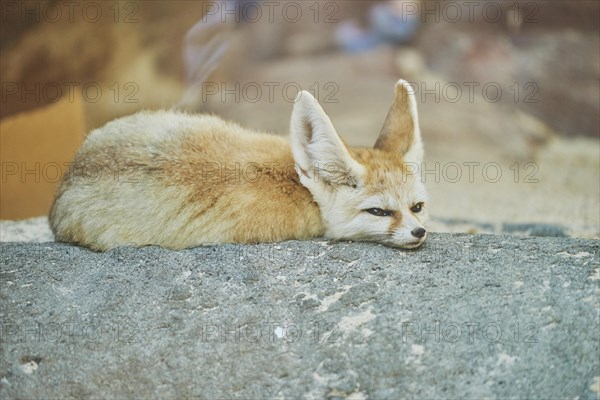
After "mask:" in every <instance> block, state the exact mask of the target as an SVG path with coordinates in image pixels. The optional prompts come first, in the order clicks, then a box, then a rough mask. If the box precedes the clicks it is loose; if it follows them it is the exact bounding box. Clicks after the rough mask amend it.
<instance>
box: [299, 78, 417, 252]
mask: <svg viewBox="0 0 600 400" xmlns="http://www.w3.org/2000/svg"><path fill="white" fill-rule="evenodd" d="M395 94H396V97H395V100H394V104H393V105H392V108H391V109H390V112H389V114H388V116H387V118H386V120H385V123H384V126H383V129H382V130H381V133H380V135H379V138H378V139H377V142H376V143H375V146H374V148H372V149H370V148H369V149H367V148H356V149H352V148H349V147H347V146H346V145H345V144H344V142H343V141H342V140H341V139H340V137H339V135H338V134H337V132H336V131H335V128H334V127H333V124H332V123H331V120H330V119H329V117H328V116H327V114H325V112H324V111H323V109H322V108H321V106H320V105H319V104H318V102H317V101H316V100H315V98H314V97H313V96H311V94H310V93H308V92H306V91H303V92H301V93H300V94H299V95H298V98H297V99H296V103H295V105H294V110H293V112H292V121H291V144H292V152H293V155H294V161H295V163H296V166H297V169H298V173H299V176H300V181H301V182H302V184H303V185H304V186H305V187H306V188H307V189H308V190H309V191H310V192H311V194H312V196H313V198H314V200H315V201H316V202H317V204H318V205H319V208H320V210H321V215H322V219H323V222H324V225H325V229H326V235H327V236H328V237H330V238H334V239H352V240H369V241H376V242H380V243H384V244H386V245H389V246H395V247H402V248H407V249H411V248H416V247H418V246H420V245H421V244H422V243H423V242H424V241H425V238H426V236H427V232H426V230H425V228H424V226H423V224H424V222H425V219H426V213H427V206H426V202H427V194H426V191H425V187H424V185H423V183H422V182H421V180H420V179H419V175H418V172H417V171H418V170H419V167H420V165H421V162H422V159H423V144H422V141H421V132H420V130H419V121H418V117H417V102H416V100H415V96H414V92H413V89H412V87H411V86H410V85H409V84H408V83H407V82H405V81H403V80H400V81H398V82H397V83H396V88H395Z"/></svg>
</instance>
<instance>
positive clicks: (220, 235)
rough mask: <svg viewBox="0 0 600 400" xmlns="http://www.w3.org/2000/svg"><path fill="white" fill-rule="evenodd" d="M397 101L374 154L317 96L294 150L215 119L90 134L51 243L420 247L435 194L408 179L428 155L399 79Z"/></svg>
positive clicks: (159, 115)
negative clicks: (297, 242)
mask: <svg viewBox="0 0 600 400" xmlns="http://www.w3.org/2000/svg"><path fill="white" fill-rule="evenodd" d="M395 93H396V98H395V101H394V104H393V106H392V108H391V110H390V113H389V114H388V117H387V119H386V122H385V124H384V127H383V129H382V132H381V134H380V137H379V139H378V140H377V143H376V145H375V148H373V149H364V148H356V149H352V148H349V147H348V146H346V145H345V144H344V143H343V142H342V140H341V139H340V137H339V136H338V134H337V133H336V131H335V128H334V127H333V124H332V123H331V120H330V119H329V117H328V116H327V115H326V114H325V112H324V111H323V109H322V108H321V106H320V105H319V104H318V103H317V101H316V100H315V99H314V98H313V97H312V96H311V95H310V94H309V93H308V92H301V93H300V94H299V96H298V99H297V101H296V103H295V105H294V109H293V113H292V118H291V129H290V136H291V146H290V144H288V142H287V141H286V140H284V139H283V138H280V137H278V136H274V135H268V134H262V133H256V132H253V131H249V130H246V129H243V128H241V127H240V126H238V125H236V124H233V123H230V122H225V121H223V120H221V119H219V118H217V117H215V116H208V115H188V114H185V113H180V112H171V111H160V112H141V113H138V114H135V115H132V116H129V117H125V118H121V119H117V120H115V121H112V122H110V123H108V124H107V125H105V126H104V127H102V128H100V129H97V130H95V131H92V132H91V133H90V135H89V136H88V137H87V139H86V140H85V142H84V144H83V146H82V147H81V149H80V150H79V151H78V153H77V155H76V156H75V159H74V161H73V163H72V165H71V167H70V169H69V172H68V173H67V174H66V175H65V177H64V178H63V182H62V183H61V186H60V187H59V190H58V192H57V194H56V197H55V200H54V204H53V206H52V209H51V212H50V224H51V227H52V230H53V232H54V235H55V237H56V239H57V240H59V241H63V242H72V243H76V244H79V245H83V246H87V247H89V248H92V249H94V250H101V251H104V250H107V249H110V248H112V247H115V246H119V245H125V244H134V245H138V246H143V245H158V246H163V247H167V248H172V249H183V248H188V247H193V246H199V245H203V244H208V243H259V242H274V241H282V240H287V239H309V238H313V237H319V236H326V237H328V238H332V239H354V240H372V241H377V242H381V243H384V244H387V245H391V246H397V247H404V248H414V247H417V246H419V245H420V244H421V243H423V241H424V240H425V236H424V235H423V233H424V231H423V230H422V229H421V230H420V232H418V234H417V235H415V232H417V230H418V229H419V228H423V223H424V220H425V216H426V207H425V206H424V207H423V210H422V211H420V212H418V211H417V210H416V209H415V205H417V204H418V203H425V202H426V193H425V188H424V187H423V185H422V183H421V182H420V180H419V179H418V178H419V177H418V175H415V174H412V173H411V172H412V171H414V169H415V168H413V167H414V166H415V165H420V163H421V160H422V155H423V147H422V141H421V134H420V131H419V125H418V117H417V110H416V101H415V98H414V95H413V93H412V89H411V87H410V86H409V85H408V84H407V83H406V82H404V81H402V80H401V81H398V83H397V84H396V88H395ZM407 163H411V165H409V166H408V167H407ZM375 208H376V209H381V210H385V211H386V213H388V214H389V215H385V216H377V215H373V213H374V211H373V210H372V209H375ZM411 208H412V211H411ZM415 211H416V212H415ZM420 236H422V237H420Z"/></svg>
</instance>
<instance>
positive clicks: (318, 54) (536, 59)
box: [0, 0, 600, 240]
mask: <svg viewBox="0 0 600 400" xmlns="http://www.w3.org/2000/svg"><path fill="white" fill-rule="evenodd" d="M599 4H600V3H599V2H597V1H595V0H593V1H585V0H582V1H516V0H515V1H512V0H507V1H487V0H481V1H472V2H464V1H416V0H411V1H409V0H406V1H120V2H100V1H95V2H94V1H80V2H76V3H74V2H62V1H18V2H17V1H14V2H11V1H3V2H2V3H1V21H2V23H1V25H0V34H1V38H0V39H1V40H0V68H1V85H2V100H1V102H2V103H1V107H0V129H1V140H2V143H1V145H2V146H1V156H2V182H1V185H2V186H1V192H0V219H2V220H5V221H4V222H3V223H2V234H3V237H2V240H11V239H15V238H16V239H19V240H27V239H28V238H29V236H28V235H30V236H31V237H34V236H36V235H37V238H39V236H40V235H42V236H43V235H46V236H45V238H47V239H48V240H50V238H51V236H49V235H50V233H49V231H48V229H47V223H46V221H45V218H43V217H44V216H45V215H46V214H47V212H48V209H49V207H50V204H51V201H52V196H53V193H54V190H55V189H56V186H57V184H58V182H59V180H60V176H61V175H62V173H64V172H65V171H66V165H67V164H68V162H69V161H70V159H71V158H72V156H73V154H74V153H75V151H76V150H77V148H78V147H79V145H80V144H81V142H82V141H83V139H84V138H85V135H86V134H87V132H89V131H90V130H91V129H94V128H97V127H100V126H102V125H103V124H104V123H106V122H107V121H110V120H111V119H114V118H117V117H120V116H123V115H127V114H130V113H133V112H136V111H138V110H141V109H159V108H171V107H176V108H178V109H183V110H186V111H190V112H209V113H215V114H218V115H220V116H222V117H224V118H227V119H230V120H233V121H236V122H239V123H240V124H242V125H245V126H248V127H251V128H255V129H259V130H262V131H268V132H273V133H277V134H281V135H287V133H288V125H289V117H290V113H291V109H292V101H293V99H294V97H295V95H296V93H297V91H298V90H299V89H300V88H302V89H306V90H309V91H311V92H312V93H313V94H314V95H315V96H316V97H317V98H318V99H319V100H320V102H321V103H322V105H323V107H324V109H325V110H326V112H327V113H328V114H329V115H330V117H331V118H332V120H333V123H334V125H335V126H336V128H337V130H338V132H339V133H340V134H341V135H342V136H343V138H344V139H345V140H346V142H348V143H349V144H350V145H353V146H371V145H373V143H374V141H375V139H376V138H377V135H378V133H379V130H380V129H381V126H382V124H383V121H384V119H385V116H386V114H387V112H388V110H389V107H390V105H391V102H392V99H393V85H394V83H395V82H396V81H397V80H398V79H399V78H403V79H406V80H408V81H409V82H411V83H412V84H413V86H414V88H415V91H416V96H417V99H418V107H419V113H420V119H421V130H422V133H423V136H424V141H425V149H426V162H425V164H424V166H423V168H422V179H423V180H424V181H425V183H426V186H427V187H428V189H429V191H430V197H431V202H430V213H431V217H432V221H431V229H432V230H434V231H444V232H472V233H476V232H489V233H510V234H520V235H540V236H576V237H586V238H599V237H600V179H599V174H600V141H599V140H600V128H599V123H600V121H599V118H600V117H599V110H600V104H599V103H600V53H599V51H600V50H599V49H600V43H599V41H600V40H599V37H600V35H599V30H600V28H599V26H600V21H599V15H600V8H599ZM31 217H42V218H36V219H34V220H29V221H27V222H26V223H25V224H26V226H34V227H36V228H35V229H37V230H35V229H34V230H35V233H31V234H29V233H27V232H25V233H24V231H23V228H22V227H23V226H25V225H23V223H22V222H7V220H22V219H27V218H31ZM15 232H16V233H15ZM11 235H12V236H11ZM15 235H16V236H15Z"/></svg>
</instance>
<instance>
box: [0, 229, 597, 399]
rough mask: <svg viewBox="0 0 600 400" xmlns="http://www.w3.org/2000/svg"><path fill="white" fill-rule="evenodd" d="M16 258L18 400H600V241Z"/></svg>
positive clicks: (13, 340) (502, 240) (5, 303)
mask: <svg viewBox="0 0 600 400" xmlns="http://www.w3.org/2000/svg"><path fill="white" fill-rule="evenodd" d="M0 246H1V247H0V249H1V257H0V264H1V265H0V267H1V269H0V273H1V275H0V278H1V286H0V288H1V292H0V298H1V311H0V322H1V328H2V331H1V343H0V344H1V356H2V359H1V364H0V397H1V398H3V399H9V398H39V397H44V398H125V397H128V398H131V397H136V398H159V397H160V398H184V397H194V398H206V399H215V398H244V399H248V398H257V399H258V398H349V399H380V398H390V399H391V398H400V397H402V398H539V399H550V398H568V399H573V398H578V399H582V400H583V399H597V398H598V377H599V376H600V361H599V359H600V348H599V346H600V338H599V332H600V326H599V325H600V321H599V297H600V296H599V294H600V289H599V284H600V272H599V269H598V268H599V267H598V266H599V258H600V242H598V241H592V240H578V239H568V238H519V237H511V236H492V235H475V236H473V235H449V234H436V235H432V237H431V238H430V239H428V242H427V243H426V245H425V246H424V247H423V248H422V249H420V250H417V251H400V250H395V249H390V248H386V247H382V246H379V245H375V244H368V243H329V242H319V241H311V242H286V243H280V244H273V245H258V246H236V245H224V246H223V245H222V246H207V247H201V248H196V249H192V250H188V251H180V252H172V251H167V250H163V249H160V248H156V247H146V248H140V249H137V248H120V249H115V250H113V251H110V252H108V253H104V254H102V253H94V252H90V251H88V250H86V249H82V248H78V247H73V246H67V245H63V244H58V243H42V244H38V243H36V244H33V243H32V244H23V243H21V244H19V243H2V244H1V245H0Z"/></svg>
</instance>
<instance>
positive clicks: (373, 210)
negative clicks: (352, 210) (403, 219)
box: [364, 208, 394, 217]
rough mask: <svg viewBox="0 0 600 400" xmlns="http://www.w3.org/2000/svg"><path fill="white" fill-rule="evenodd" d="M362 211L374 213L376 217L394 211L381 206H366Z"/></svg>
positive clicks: (390, 213) (387, 215) (388, 214)
mask: <svg viewBox="0 0 600 400" xmlns="http://www.w3.org/2000/svg"><path fill="white" fill-rule="evenodd" d="M364 211H366V212H368V213H369V214H372V215H375V216H376V217H389V216H391V215H392V214H393V213H394V212H393V211H390V210H383V209H381V208H368V209H366V210H364Z"/></svg>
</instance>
